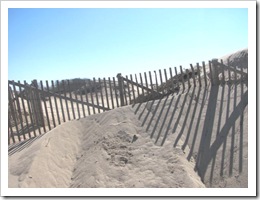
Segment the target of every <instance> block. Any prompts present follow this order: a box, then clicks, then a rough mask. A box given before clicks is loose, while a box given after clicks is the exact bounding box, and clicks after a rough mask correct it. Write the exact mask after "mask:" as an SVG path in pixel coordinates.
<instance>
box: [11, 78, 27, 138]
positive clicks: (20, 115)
mask: <svg viewBox="0 0 260 200" xmlns="http://www.w3.org/2000/svg"><path fill="white" fill-rule="evenodd" d="M13 90H14V93H15V97H16V102H17V109H18V113H19V120H20V125H21V133H22V134H23V138H24V139H26V138H25V133H24V127H23V118H22V112H21V107H20V102H19V96H18V92H17V91H16V88H15V84H14V81H13Z"/></svg>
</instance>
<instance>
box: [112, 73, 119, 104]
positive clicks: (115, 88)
mask: <svg viewBox="0 0 260 200" xmlns="http://www.w3.org/2000/svg"><path fill="white" fill-rule="evenodd" d="M113 83H114V91H115V96H116V105H117V107H119V102H118V95H117V86H116V80H115V77H113Z"/></svg>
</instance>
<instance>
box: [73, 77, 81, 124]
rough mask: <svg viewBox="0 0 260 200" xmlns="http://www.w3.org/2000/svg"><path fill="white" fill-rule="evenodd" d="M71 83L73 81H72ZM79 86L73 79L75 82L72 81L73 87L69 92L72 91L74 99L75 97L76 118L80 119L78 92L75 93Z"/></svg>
mask: <svg viewBox="0 0 260 200" xmlns="http://www.w3.org/2000/svg"><path fill="white" fill-rule="evenodd" d="M72 83H73V82H72ZM78 87H79V83H78V82H77V81H75V83H73V89H72V91H71V92H73V93H74V96H75V99H76V102H77V103H76V105H77V111H78V119H80V118H81V117H80V110H79V101H78V94H77V90H76V89H77V88H78Z"/></svg>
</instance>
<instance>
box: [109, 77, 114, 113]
mask: <svg viewBox="0 0 260 200" xmlns="http://www.w3.org/2000/svg"><path fill="white" fill-rule="evenodd" d="M108 84H109V91H110V97H111V103H112V109H114V108H115V105H114V98H113V90H112V85H111V79H110V77H109V78H108Z"/></svg>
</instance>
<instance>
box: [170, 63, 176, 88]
mask: <svg viewBox="0 0 260 200" xmlns="http://www.w3.org/2000/svg"><path fill="white" fill-rule="evenodd" d="M169 71H170V79H171V82H172V91H174V88H175V85H174V82H173V76H172V68H171V67H169Z"/></svg>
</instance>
